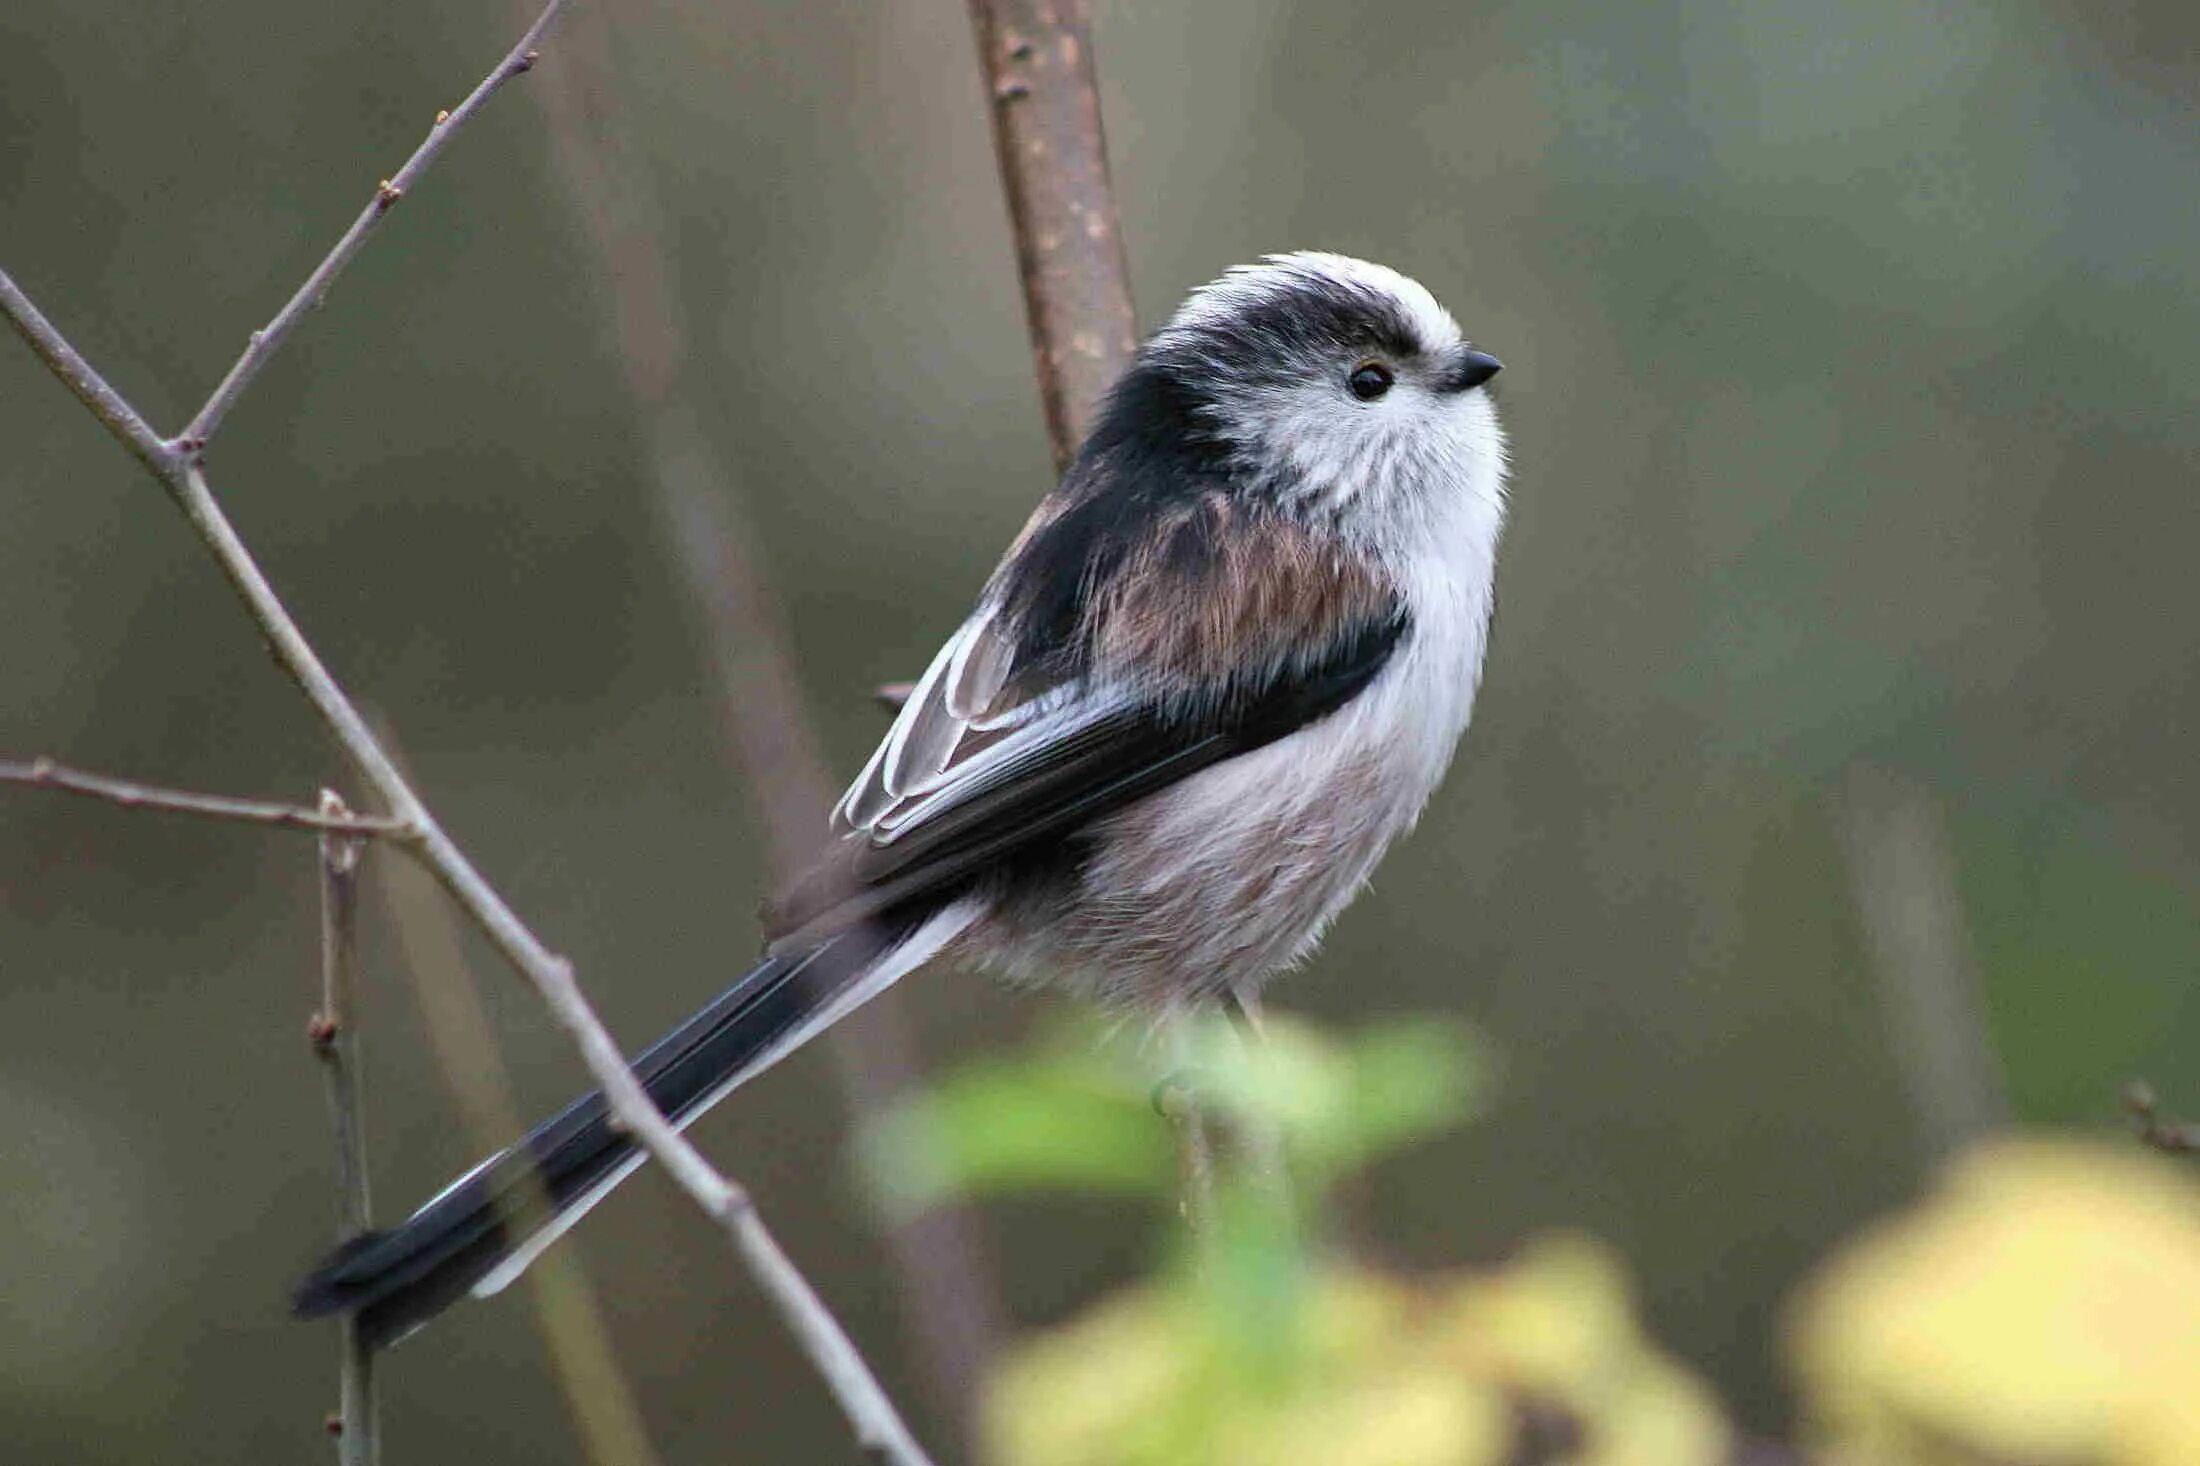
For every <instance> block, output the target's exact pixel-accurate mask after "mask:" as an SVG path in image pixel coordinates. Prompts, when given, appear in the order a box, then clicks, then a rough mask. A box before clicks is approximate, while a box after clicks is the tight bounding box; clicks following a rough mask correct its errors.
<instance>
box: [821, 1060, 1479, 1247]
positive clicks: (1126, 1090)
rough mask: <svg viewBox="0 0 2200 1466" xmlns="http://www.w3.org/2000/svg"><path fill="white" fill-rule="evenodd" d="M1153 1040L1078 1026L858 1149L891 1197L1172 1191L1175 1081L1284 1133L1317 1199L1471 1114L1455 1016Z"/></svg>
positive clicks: (1224, 1112)
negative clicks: (1332, 1031)
mask: <svg viewBox="0 0 2200 1466" xmlns="http://www.w3.org/2000/svg"><path fill="white" fill-rule="evenodd" d="M1170 1041H1171V1044H1172V1045H1173V1049H1172V1051H1171V1052H1169V1053H1168V1054H1167V1055H1166V1056H1164V1053H1163V1051H1162V1049H1161V1048H1160V1047H1159V1046H1158V1043H1157V1042H1148V1041H1146V1040H1144V1039H1143V1038H1141V1037H1140V1036H1138V1035H1135V1034H1133V1033H1130V1032H1129V1031H1127V1030H1124V1029H1120V1028H1115V1029H1109V1030H1105V1031H1103V1030H1101V1029H1099V1028H1097V1027H1095V1026H1094V1025H1093V1024H1091V1023H1073V1024H1069V1025H1066V1026H1064V1027H1063V1028H1061V1029H1060V1030H1058V1031H1057V1032H1056V1033H1055V1034H1054V1036H1052V1037H1051V1038H1049V1039H1046V1040H1044V1041H1042V1042H1040V1043H1038V1044H1036V1045H1034V1046H1032V1047H1031V1048H1029V1049H1027V1050H1025V1051H1023V1052H1020V1053H1017V1054H1014V1055H1007V1056H1002V1057H998V1058H988V1059H980V1060H977V1061H975V1062H973V1063H970V1064H967V1065H965V1066H963V1067H962V1068H960V1069H958V1070H956V1071H955V1072H954V1073H953V1074H951V1075H949V1076H947V1077H946V1078H944V1079H942V1080H941V1081H940V1082H939V1083H938V1084H936V1085H933V1086H931V1087H930V1088H928V1089H926V1090H925V1091H924V1092H923V1093H921V1094H920V1095H917V1096H915V1097H913V1098H911V1099H910V1100H908V1101H907V1102H905V1103H903V1104H902V1105H900V1106H898V1107H897V1108H896V1109H894V1110H893V1111H891V1112H889V1113H887V1114H885V1115H884V1116H882V1117H880V1118H879V1119H877V1120H875V1121H874V1122H873V1123H872V1124H871V1125H869V1126H868V1127H867V1128H866V1130H865V1132H864V1137H863V1156H864V1161H865V1164H866V1166H867V1168H868V1170H869V1173H870V1175H871V1176H872V1178H873V1179H874V1180H875V1181H876V1182H877V1183H878V1184H879V1185H880V1187H881V1190H882V1191H883V1193H884V1195H885V1197H886V1199H887V1200H888V1202H889V1203H890V1204H891V1205H894V1206H896V1207H897V1208H899V1209H901V1210H904V1211H907V1210H910V1209H917V1208H922V1207H924V1206H928V1205H931V1204H933V1203H935V1202H937V1201H940V1200H942V1199H944V1198H946V1197H949V1196H955V1195H993V1194H1000V1193H1004V1192H1018V1191H1035V1190H1071V1191H1097V1192H1110V1193H1128V1194H1144V1195H1149V1196H1153V1197H1157V1198H1168V1197H1171V1196H1173V1188H1174V1187H1175V1185H1176V1155H1175V1146H1174V1143H1173V1141H1172V1140H1171V1138H1170V1134H1169V1131H1168V1129H1167V1128H1166V1127H1165V1126H1164V1125H1162V1124H1160V1123H1159V1121H1158V1118H1157V1116H1158V1111H1159V1108H1160V1107H1161V1106H1162V1105H1163V1104H1165V1103H1167V1102H1168V1101H1167V1096H1168V1095H1170V1094H1172V1093H1178V1092H1183V1093H1196V1095H1197V1097H1198V1100H1199V1103H1200V1104H1201V1105H1202V1106H1203V1107H1204V1108H1206V1109H1207V1110H1208V1111H1209V1112H1210V1113H1213V1114H1215V1115H1217V1116H1219V1117H1221V1118H1224V1119H1232V1118H1234V1119H1236V1120H1240V1121H1250V1122H1252V1123H1256V1124H1258V1125H1260V1126H1262V1127H1264V1128H1266V1129H1272V1130H1274V1131H1275V1132H1276V1133H1277V1134H1278V1135H1279V1136H1280V1137H1281V1139H1282V1141H1283V1143H1284V1144H1285V1145H1286V1146H1287V1147H1288V1148H1289V1150H1290V1152H1291V1156H1292V1162H1293V1165H1292V1175H1293V1178H1294V1180H1295V1181H1296V1182H1297V1183H1299V1184H1300V1185H1301V1186H1304V1187H1307V1188H1310V1189H1311V1193H1312V1194H1314V1195H1317V1196H1318V1195H1319V1194H1320V1192H1321V1190H1322V1189H1323V1188H1324V1187H1326V1186H1327V1185H1328V1184H1329V1183H1330V1182H1331V1181H1332V1180H1334V1179H1335V1178H1336V1177H1338V1176H1339V1175H1341V1174H1342V1173H1344V1172H1346V1171H1349V1170H1351V1169H1353V1168H1355V1167H1358V1166H1362V1165H1365V1164H1366V1163H1367V1162H1369V1161H1371V1160H1373V1159H1375V1158H1376V1157H1378V1156H1380V1155H1382V1154H1384V1153H1385V1152H1387V1151H1390V1150H1393V1149H1396V1148H1397V1147H1399V1146H1401V1145H1404V1144H1407V1143H1409V1142H1411V1141H1413V1140H1415V1139H1418V1138H1420V1137H1421V1136H1424V1135H1427V1134H1430V1133H1432V1132H1434V1131H1436V1130H1439V1129H1443V1128H1445V1127H1447V1126H1449V1125H1451V1124H1453V1123H1455V1122H1457V1121H1458V1120H1459V1119H1461V1118H1462V1117H1463V1116H1464V1115H1465V1113H1466V1106H1467V1099H1468V1080H1469V1075H1470V1074H1471V1072H1472V1070H1473V1065H1472V1062H1471V1059H1470V1055H1471V1052H1472V1051H1471V1046H1470V1045H1469V1043H1468V1041H1467V1039H1466V1037H1465V1035H1464V1034H1463V1033H1462V1032H1460V1031H1459V1030H1457V1029H1455V1028H1453V1027H1452V1026H1450V1025H1448V1024H1439V1023H1431V1022H1428V1021H1422V1022H1417V1023H1397V1024H1388V1025H1378V1026H1375V1027H1371V1028H1369V1029H1367V1030H1365V1031H1363V1032H1361V1033H1360V1034H1358V1035H1356V1036H1355V1037H1354V1038H1352V1039H1351V1040H1350V1041H1349V1042H1343V1043H1340V1042H1337V1041H1335V1040H1332V1039H1326V1038H1323V1037H1321V1036H1320V1035H1318V1034H1317V1033H1315V1031H1314V1030H1312V1029H1311V1028H1308V1027H1307V1026H1305V1025H1303V1024H1300V1023H1297V1022H1293V1021H1291V1020H1288V1019H1279V1020H1277V1021H1275V1022H1272V1023H1270V1024H1269V1025H1268V1026H1267V1032H1266V1037H1265V1040H1264V1041H1263V1042H1262V1043H1260V1044H1258V1045H1251V1046H1249V1045H1248V1044H1247V1043H1246V1042H1245V1040H1244V1038H1243V1037H1242V1036H1241V1035H1240V1034H1239V1033H1238V1032H1237V1031H1236V1030H1235V1029H1234V1028H1232V1027H1231V1026H1230V1025H1229V1024H1227V1023H1222V1022H1215V1023H1199V1024H1192V1025H1188V1026H1186V1027H1184V1028H1183V1029H1182V1030H1181V1032H1179V1033H1176V1034H1173V1035H1171V1038H1170Z"/></svg>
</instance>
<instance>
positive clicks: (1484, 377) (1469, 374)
mask: <svg viewBox="0 0 2200 1466" xmlns="http://www.w3.org/2000/svg"><path fill="white" fill-rule="evenodd" d="M1504 369H1505V364H1504V363H1503V362H1501V361H1499V360H1498V359H1497V358H1496V357H1494V356H1492V355H1490V354H1489V353H1488V352H1486V351H1477V350H1475V349H1474V348H1473V347H1471V346H1462V347H1460V348H1459V355H1458V356H1457V357H1456V358H1455V359H1454V360H1453V362H1452V367H1451V375H1450V377H1449V378H1448V379H1447V380H1446V381H1445V383H1444V385H1445V386H1447V387H1449V388H1450V389H1451V390H1452V391H1454V392H1464V391H1466V390H1467V389H1468V388H1469V387H1479V386H1481V385H1482V384H1483V383H1484V382H1487V381H1488V380H1489V379H1490V378H1492V377H1494V376H1496V375H1497V374H1498V373H1499V372H1501V371H1503V370H1504Z"/></svg>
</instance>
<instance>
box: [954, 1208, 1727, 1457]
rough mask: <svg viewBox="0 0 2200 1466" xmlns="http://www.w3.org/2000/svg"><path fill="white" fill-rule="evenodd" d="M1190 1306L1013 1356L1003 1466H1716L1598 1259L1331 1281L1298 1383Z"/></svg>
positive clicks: (1309, 1334) (1002, 1392)
mask: <svg viewBox="0 0 2200 1466" xmlns="http://www.w3.org/2000/svg"><path fill="white" fill-rule="evenodd" d="M1200 1297H1201V1295H1200V1293H1199V1291H1198V1290H1197V1289H1187V1288H1185V1287H1183V1286H1181V1285H1180V1283H1176V1282H1169V1283H1154V1284H1149V1285H1146V1286H1143V1287H1138V1288H1133V1289H1129V1290H1127V1291H1125V1292H1123V1293H1121V1294H1118V1295H1116V1296H1115V1297H1113V1298H1109V1299H1106V1300H1103V1301H1102V1302H1101V1303H1099V1304H1098V1305H1096V1306H1095V1307H1093V1308H1092V1309H1091V1310H1090V1311H1089V1312H1087V1313H1085V1314H1084V1315H1082V1316H1081V1317H1079V1318H1078V1319H1077V1320H1075V1321H1074V1322H1072V1323H1070V1324H1067V1325H1065V1326H1063V1327H1061V1328H1059V1329H1056V1330H1053V1331H1051V1332H1048V1333H1045V1334H1042V1335H1040V1336H1038V1337H1036V1338H1034V1339H1032V1340H1030V1341H1029V1342H1027V1343H1025V1344H1024V1345H1023V1346H1022V1347H1021V1348H1020V1349H1019V1350H1017V1351H1016V1352H1015V1353H1014V1354H1012V1355H1011V1356H1010V1357H1009V1359H1008V1360H1007V1362H1006V1364H1005V1365H1004V1367H1003V1368H1002V1370H1001V1371H1000V1374H999V1376H998V1378H997V1379H996V1381H995V1383H994V1388H993V1391H992V1394H991V1396H990V1398H989V1402H988V1404H989V1409H988V1417H987V1418H988V1421H989V1426H990V1442H991V1450H992V1459H993V1460H994V1461H996V1462H999V1463H1001V1466H1206V1463H1213V1466H1504V1463H1508V1462H1515V1461H1522V1460H1527V1461H1535V1462H1539V1463H1547V1466H1715V1463H1723V1462H1725V1461H1726V1460H1727V1459H1728V1457H1729V1454H1730V1451H1731V1449H1732V1438H1731V1434H1730V1432H1729V1429H1728V1427H1727V1425H1726V1422H1725V1420H1724V1418H1723V1416H1722V1415H1721V1413H1720V1410H1719V1408H1718V1406H1717V1404H1716V1403H1715V1402H1714V1401H1713V1399H1712V1398H1711V1395H1710V1393H1709V1392H1708V1391H1707V1390H1706V1389H1705V1388H1704V1387H1703V1386H1702V1384H1700V1383H1699V1382H1698V1381H1697V1380H1696V1379H1695V1378H1694V1377H1693V1376H1691V1375H1690V1374H1689V1373H1688V1372H1687V1371H1685V1370H1683V1369H1681V1368H1679V1367H1678V1366H1676V1365H1675V1364H1674V1363H1673V1362H1672V1361H1671V1360H1670V1359H1668V1358H1666V1357H1665V1356H1664V1355H1662V1354H1661V1353H1659V1352H1658V1351H1657V1349H1656V1348H1654V1347H1653V1346H1652V1345H1651V1344H1650V1343H1649V1342H1648V1341H1647V1340H1646V1339H1645V1338H1644V1336H1643V1334H1642V1333H1641V1331H1640V1329H1639V1328H1638V1327H1637V1326H1636V1323H1635V1318H1634V1313H1633V1309H1632V1306H1631V1301H1630V1298H1629V1295H1628V1290H1627V1286H1626V1283H1625V1281H1624V1279H1623V1276H1622V1270H1621V1267H1620V1265H1619V1263H1618V1261H1617V1259H1615V1258H1614V1257H1613V1256H1612V1255H1611V1254H1610V1253H1609V1252H1607V1251H1606V1250H1605V1249H1604V1248H1603V1247H1601V1246H1599V1245H1598V1244H1595V1243H1592V1242H1589V1241H1586V1240H1583V1239H1579V1238H1562V1239H1558V1240H1554V1241H1547V1242H1544V1243H1540V1244H1538V1245H1537V1246H1535V1247H1533V1248H1531V1249H1529V1250H1528V1251H1527V1252H1526V1253H1525V1254H1524V1255H1522V1257H1521V1258H1520V1259H1519V1260H1518V1261H1517V1262H1515V1263H1513V1264H1512V1265H1510V1266H1508V1267H1505V1268H1501V1269H1497V1270H1494V1271H1492V1272H1489V1273H1462V1274H1455V1275H1450V1276H1444V1277H1436V1278H1428V1279H1420V1280H1407V1279H1403V1278H1398V1277H1391V1276H1385V1275H1382V1274H1377V1273H1372V1272H1366V1271H1361V1270H1356V1269H1352V1268H1345V1267H1335V1268H1325V1269H1323V1270H1321V1271H1320V1272H1319V1273H1318V1274H1317V1275H1316V1277H1315V1279H1314V1280H1313V1285H1312V1287H1311V1288H1310V1290H1309V1292H1308V1295H1307V1297H1306V1300H1305V1304H1304V1307H1303V1309H1302V1310H1301V1312H1300V1313H1299V1315H1298V1316H1297V1317H1296V1318H1295V1319H1294V1320H1293V1323H1292V1328H1293V1330H1294V1335H1293V1337H1294V1341H1295V1343H1296V1345H1297V1349H1298V1353H1299V1358H1298V1361H1297V1368H1296V1369H1294V1370H1293V1371H1292V1372H1291V1373H1289V1374H1288V1375H1285V1376H1283V1377H1282V1378H1280V1379H1279V1378H1275V1377H1264V1376H1263V1375H1262V1373H1261V1372H1260V1371H1257V1370H1254V1369H1250V1368H1248V1367H1247V1361H1246V1359H1245V1357H1244V1356H1243V1355H1242V1354H1241V1353H1240V1352H1239V1351H1238V1349H1237V1348H1236V1345H1237V1344H1238V1342H1239V1340H1238V1338H1237V1334H1236V1331H1235V1330H1234V1329H1231V1328H1229V1327H1227V1326H1224V1321H1223V1320H1218V1319H1217V1318H1215V1317H1214V1316H1213V1315H1212V1314H1211V1313H1209V1312H1208V1311H1207V1310H1205V1309H1203V1308H1202V1307H1201V1306H1200Z"/></svg>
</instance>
